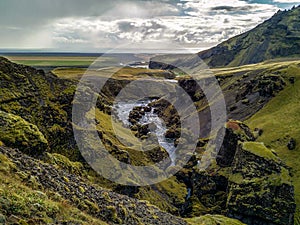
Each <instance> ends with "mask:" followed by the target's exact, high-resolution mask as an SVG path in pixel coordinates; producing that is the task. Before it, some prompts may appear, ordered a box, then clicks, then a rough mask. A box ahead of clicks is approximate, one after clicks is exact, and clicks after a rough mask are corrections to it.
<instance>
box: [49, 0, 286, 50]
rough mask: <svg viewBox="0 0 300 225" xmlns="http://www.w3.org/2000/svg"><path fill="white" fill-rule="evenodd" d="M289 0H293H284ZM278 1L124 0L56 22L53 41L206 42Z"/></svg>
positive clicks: (88, 44)
mask: <svg viewBox="0 0 300 225" xmlns="http://www.w3.org/2000/svg"><path fill="white" fill-rule="evenodd" d="M278 1H279V0H278ZM281 1H287V0H281ZM277 10H278V8H277V7H275V6H273V5H268V4H250V3H247V2H246V1H242V0H228V1H223V2H221V1H218V0H198V1H196V0H187V1H182V2H180V3H173V4H171V3H170V1H165V2H154V1H138V2H123V3H122V4H120V5H118V6H117V7H116V8H114V9H112V10H110V11H108V12H107V13H105V14H104V15H102V16H98V17H78V18H76V17H72V18H65V19H59V20H57V21H56V22H55V23H54V24H53V26H52V32H53V42H54V44H56V45H57V46H68V47H70V48H72V46H74V47H76V46H77V47H78V46H81V47H82V48H84V47H85V48H88V49H87V50H90V49H93V48H114V47H116V46H118V45H121V44H127V45H128V46H130V48H145V49H148V48H152V49H158V48H162V47H163V48H166V47H168V48H172V45H181V46H182V47H187V48H198V50H199V49H201V48H205V47H210V46H212V45H215V44H217V43H219V42H221V41H224V40H225V39H228V38H229V37H232V36H235V35H237V34H240V33H241V32H244V31H246V30H249V29H251V28H253V27H254V26H256V25H257V24H259V23H261V22H262V21H264V20H265V19H267V18H269V17H271V16H272V15H273V14H274V13H275V12H276V11H277Z"/></svg>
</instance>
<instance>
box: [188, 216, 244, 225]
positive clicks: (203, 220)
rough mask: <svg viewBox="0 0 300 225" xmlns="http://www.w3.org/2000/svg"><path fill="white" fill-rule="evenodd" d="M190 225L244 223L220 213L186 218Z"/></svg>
mask: <svg viewBox="0 0 300 225" xmlns="http://www.w3.org/2000/svg"><path fill="white" fill-rule="evenodd" d="M186 221H187V222H188V224H190V225H229V224H230V225H245V224H244V223H242V222H240V221H238V220H235V219H231V218H228V217H225V216H221V215H205V216H201V217H195V218H191V219H186Z"/></svg>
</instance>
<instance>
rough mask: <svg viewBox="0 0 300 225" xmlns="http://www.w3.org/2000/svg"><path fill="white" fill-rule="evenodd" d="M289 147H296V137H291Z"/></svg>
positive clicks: (292, 148)
mask: <svg viewBox="0 0 300 225" xmlns="http://www.w3.org/2000/svg"><path fill="white" fill-rule="evenodd" d="M287 147H288V149H289V150H294V149H295V148H296V140H295V139H294V138H291V139H290V140H289V143H288V144H287Z"/></svg>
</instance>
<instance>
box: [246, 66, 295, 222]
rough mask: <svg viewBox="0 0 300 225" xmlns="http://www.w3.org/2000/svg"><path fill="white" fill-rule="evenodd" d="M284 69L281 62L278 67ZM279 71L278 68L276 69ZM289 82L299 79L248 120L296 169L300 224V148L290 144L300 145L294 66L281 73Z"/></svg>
mask: <svg viewBox="0 0 300 225" xmlns="http://www.w3.org/2000/svg"><path fill="white" fill-rule="evenodd" d="M277 65H278V66H280V63H278V64H277ZM275 69H276V68H274V70H275ZM278 72H279V73H280V74H282V75H283V76H284V77H285V78H286V80H288V79H289V78H292V77H295V83H293V84H291V83H288V86H287V87H286V88H285V89H284V90H283V91H281V92H280V93H279V94H278V95H277V96H276V97H275V98H273V99H272V100H271V101H270V102H269V103H268V104H267V105H266V106H265V107H264V108H263V109H262V110H260V111H259V112H258V113H256V114H255V115H254V116H253V117H252V118H250V119H249V120H247V121H246V123H247V124H248V125H249V126H250V127H251V128H253V129H254V128H256V127H258V128H261V129H262V130H263V134H262V135H261V136H260V137H259V138H258V141H261V142H264V143H265V145H266V146H267V147H270V148H272V149H275V151H276V153H277V154H278V156H279V157H280V158H281V159H282V160H283V161H284V162H285V163H286V164H287V165H288V166H290V167H291V168H292V171H293V184H294V186H295V198H296V202H297V207H298V208H297V213H296V216H295V219H296V223H295V224H298V223H300V165H299V152H300V145H299V144H297V145H296V148H295V149H294V150H292V151H290V150H288V148H287V144H288V142H289V140H290V138H294V139H295V140H296V143H300V129H299V127H300V120H299V118H300V67H299V64H298V63H297V64H296V63H295V64H291V65H290V66H288V67H287V68H283V69H281V70H279V71H278Z"/></svg>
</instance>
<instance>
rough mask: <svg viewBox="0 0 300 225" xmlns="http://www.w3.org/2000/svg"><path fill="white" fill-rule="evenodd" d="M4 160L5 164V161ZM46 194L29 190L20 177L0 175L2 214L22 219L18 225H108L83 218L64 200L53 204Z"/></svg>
mask: <svg viewBox="0 0 300 225" xmlns="http://www.w3.org/2000/svg"><path fill="white" fill-rule="evenodd" d="M0 156H1V155H0ZM1 159H2V162H3V157H1ZM8 161H9V160H8ZM47 194H49V193H43V192H41V191H36V190H33V189H31V188H29V187H26V186H24V185H23V184H22V183H21V182H20V181H19V179H18V178H17V177H14V176H12V175H11V174H10V175H6V174H5V173H3V172H2V171H0V214H2V215H5V216H6V217H7V218H8V217H9V216H10V215H15V216H16V217H18V218H19V224H52V223H57V222H59V223H63V222H66V221H67V222H69V223H72V224H82V225H88V224H101V225H104V224H106V223H104V222H102V221H100V220H96V219H94V218H92V217H91V216H88V215H86V214H84V213H83V212H81V211H79V210H78V209H77V208H74V207H72V206H71V205H69V204H68V203H67V202H66V201H65V200H63V199H59V200H58V201H53V200H51V199H50V198H48V195H47Z"/></svg>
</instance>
